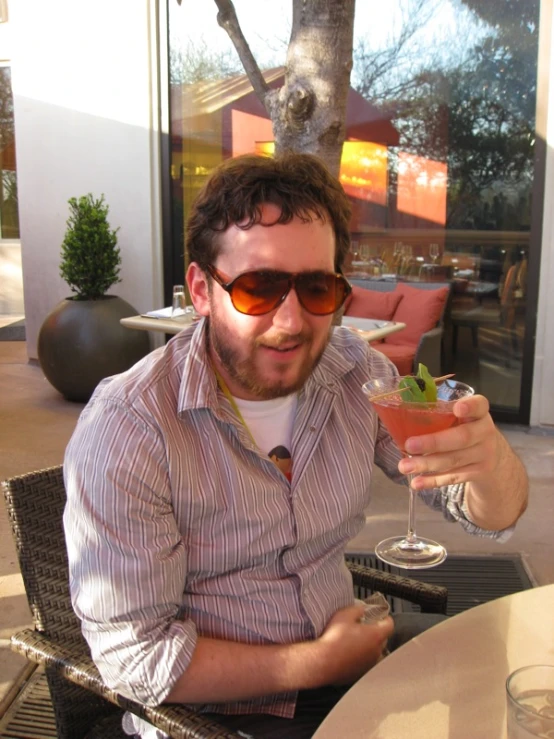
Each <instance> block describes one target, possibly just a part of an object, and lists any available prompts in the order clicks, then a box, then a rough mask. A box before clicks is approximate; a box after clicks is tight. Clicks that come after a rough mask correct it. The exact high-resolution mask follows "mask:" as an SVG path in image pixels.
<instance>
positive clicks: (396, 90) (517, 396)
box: [169, 0, 542, 421]
mask: <svg viewBox="0 0 554 739" xmlns="http://www.w3.org/2000/svg"><path fill="white" fill-rule="evenodd" d="M234 5H235V8H236V11H237V16H238V18H239V21H240V23H241V25H242V28H243V31H244V34H245V36H246V39H247V41H248V43H249V44H250V46H251V48H252V51H253V52H254V55H255V57H256V58H257V61H258V64H259V65H260V67H261V68H262V69H263V70H265V76H266V80H267V81H268V83H269V84H270V85H272V86H278V85H280V84H281V81H282V79H283V67H282V65H283V64H284V62H285V58H286V48H287V43H288V38H289V34H290V16H291V7H292V2H290V0H281V1H280V2H279V0H235V2H234ZM169 9H170V13H169V18H170V29H169V30H170V47H171V48H170V74H171V183H172V218H173V221H172V223H173V238H174V242H175V247H174V248H175V252H176V253H179V254H182V251H183V250H182V237H183V228H184V224H185V222H186V218H187V211H188V208H189V205H190V202H191V199H192V198H193V197H194V195H195V194H196V192H197V191H198V188H199V187H200V186H201V185H202V183H203V182H204V181H205V179H206V177H207V176H208V175H209V173H210V171H211V170H212V169H213V167H214V166H215V165H216V164H217V163H218V162H220V161H221V160H222V159H224V158H226V157H232V156H236V155H238V154H241V153H243V152H252V151H264V152H271V150H272V140H273V135H272V127H271V122H270V120H269V117H268V115H267V113H266V112H265V110H264V108H263V106H262V105H261V104H260V102H259V101H258V99H257V98H256V95H255V93H254V92H253V90H252V87H251V85H250V84H249V82H248V79H247V77H246V76H245V74H244V70H243V69H242V68H241V65H240V61H239V59H238V56H237V54H236V52H235V50H234V47H233V46H232V44H231V42H230V40H229V38H228V36H227V34H226V33H225V31H224V30H222V29H221V28H220V27H219V26H218V24H217V20H216V15H217V8H216V5H215V3H213V2H206V3H202V4H198V3H188V2H183V3H182V4H178V3H177V0H169ZM538 30H539V0H526V2H524V3H520V2H513V0H490V2H482V1H481V0H456V1H454V0H392V2H390V3H388V4H383V3H382V2H378V0H364V1H363V2H362V1H361V0H359V1H358V3H357V6H356V16H355V40H354V58H353V72H352V76H351V91H350V100H349V107H348V113H347V120H346V129H347V142H346V143H345V146H344V149H343V155H342V163H341V170H340V179H341V181H342V184H343V186H344V188H345V190H346V192H347V193H348V195H349V196H350V198H351V199H352V203H353V218H352V223H351V231H352V252H351V255H350V258H349V263H348V274H349V275H350V276H353V277H356V278H358V279H360V278H362V279H368V280H374V279H379V280H396V281H399V280H401V281H425V282H443V283H448V284H449V285H450V287H451V305H450V308H449V311H448V317H447V326H446V330H445V335H444V352H443V353H444V364H445V369H446V370H448V371H450V372H455V373H456V376H457V378H459V379H461V380H464V381H466V382H468V383H470V384H472V385H473V386H474V387H475V388H476V390H477V391H479V392H481V393H483V394H485V395H486V396H487V397H488V398H489V400H490V402H491V404H492V405H493V407H494V409H495V412H496V414H497V417H498V418H502V417H505V418H506V419H508V420H510V419H512V420H519V421H526V420H527V419H526V418H524V417H523V416H525V413H526V411H522V408H525V407H527V405H528V399H529V396H528V395H527V396H526V397H523V396H522V394H521V387H522V376H523V375H524V374H525V373H524V372H523V369H524V363H525V362H527V363H528V365H529V363H532V347H531V345H530V344H529V342H528V341H527V342H526V341H525V338H526V334H527V335H529V334H531V333H532V332H533V326H534V323H533V321H534V316H529V314H528V311H526V309H527V305H528V296H529V290H530V289H532V288H533V285H531V283H530V280H529V274H530V272H529V264H530V261H535V262H536V261H537V254H536V253H534V252H533V249H531V248H530V244H531V243H536V244H538V243H539V240H538V238H534V239H531V236H532V234H531V222H532V218H531V214H532V206H533V198H532V195H533V193H534V192H535V190H536V187H537V185H538V187H539V189H541V188H542V183H541V182H538V179H539V178H538V177H537V173H536V172H535V154H536V136H535V129H536V125H535V109H536V91H537V58H538ZM173 281H176V279H174V280H173ZM535 289H536V286H535ZM526 314H527V315H526ZM526 319H527V323H526ZM524 345H525V346H526V352H525V353H524V351H523V348H524ZM527 375H529V373H527ZM525 392H527V390H525ZM524 401H525V402H524ZM522 413H523V415H522Z"/></svg>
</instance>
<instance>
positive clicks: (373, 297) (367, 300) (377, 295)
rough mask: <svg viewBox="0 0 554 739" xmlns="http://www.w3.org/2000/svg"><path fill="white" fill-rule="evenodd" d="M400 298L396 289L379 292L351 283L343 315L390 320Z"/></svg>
mask: <svg viewBox="0 0 554 739" xmlns="http://www.w3.org/2000/svg"><path fill="white" fill-rule="evenodd" d="M401 300H402V295H401V293H397V292H396V290H392V291H391V292H381V291H380V290H371V289H369V290H366V289H365V288H364V287H358V286H357V285H353V286H352V294H351V295H350V296H349V300H348V301H347V302H346V307H345V309H344V315H345V316H357V317H358V318H377V320H379V321H392V317H393V315H394V312H395V311H396V309H397V308H398V304H399V303H400V301H401Z"/></svg>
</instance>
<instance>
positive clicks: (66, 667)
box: [3, 466, 447, 739]
mask: <svg viewBox="0 0 554 739" xmlns="http://www.w3.org/2000/svg"><path fill="white" fill-rule="evenodd" d="M3 488H4V494H5V498H6V504H7V510H8V514H9V517H10V522H11V526H12V533H13V536H14V539H15V543H16V548H17V554H18V559H19V565H20V568H21V574H22V576H23V582H24V585H25V591H26V594H27V599H28V601H29V606H30V608H31V612H32V614H33V621H34V630H33V629H25V630H23V631H21V632H19V633H17V634H15V635H14V636H13V637H12V639H11V646H12V649H13V650H14V651H16V652H18V653H19V654H22V655H24V656H25V657H27V659H29V660H31V661H32V662H36V663H38V664H41V665H44V666H45V668H46V674H47V679H48V685H49V688H50V694H51V698H52V703H53V707H54V712H55V716H56V726H57V735H58V738H59V739H75V738H76V737H85V736H86V737H88V739H93V738H94V739H100V738H101V737H109V738H110V739H117V738H118V737H124V736H125V734H123V731H122V729H121V728H120V719H121V715H122V713H123V711H131V712H132V713H135V714H137V715H138V716H141V717H142V718H145V719H146V720H147V721H150V723H152V724H154V726H156V727H158V728H159V729H162V730H163V731H165V732H166V733H167V734H169V736H171V737H176V738H178V739H233V738H234V739H238V737H239V735H238V734H236V733H234V732H232V731H230V730H228V729H225V728H224V727H222V726H220V725H219V724H218V723H216V722H214V721H209V720H207V719H206V718H205V717H204V716H202V714H197V713H195V712H193V711H191V710H188V709H187V708H185V707H184V706H181V705H162V706H157V707H150V706H145V705H142V704H140V703H137V702H135V701H132V700H129V699H128V698H125V697H124V696H122V695H120V694H118V693H116V692H114V691H113V690H110V689H109V688H108V687H107V686H106V685H105V684H104V683H103V681H102V678H101V677H100V674H99V672H98V670H97V669H96V667H95V665H94V663H93V662H92V659H91V657H90V652H89V649H88V645H87V643H86V642H85V640H84V638H83V636H82V635H81V628H80V621H79V620H78V618H77V617H76V615H75V613H74V611H73V608H72V606H71V600H70V593H69V572H68V562H67V554H66V547H65V538H64V530H63V523H62V514H63V510H64V506H65V502H66V493H65V487H64V482H63V470H62V467H61V466H58V467H51V468H49V469H45V470H40V471H37V472H31V473H29V474H26V475H22V476H19V477H14V478H11V479H9V480H7V481H5V482H4V483H3ZM348 566H349V569H350V570H351V572H352V575H353V580H354V583H355V584H356V586H357V588H358V590H357V593H356V595H357V597H361V598H364V597H366V596H367V595H368V594H369V593H370V592H372V591H373V590H379V591H380V592H382V593H385V594H387V595H389V596H391V597H396V598H402V599H406V600H410V601H411V602H413V603H416V604H418V605H419V606H420V607H421V609H422V611H425V612H435V613H446V602H447V591H446V588H443V587H440V586H435V585H428V584H426V583H422V582H416V581H413V580H410V579H408V578H405V577H399V576H396V575H392V574H389V573H385V572H380V571H378V570H373V569H371V568H366V567H363V566H361V565H357V564H351V563H349V565H348Z"/></svg>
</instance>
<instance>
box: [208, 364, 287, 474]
mask: <svg viewBox="0 0 554 739" xmlns="http://www.w3.org/2000/svg"><path fill="white" fill-rule="evenodd" d="M212 368H213V371H214V374H215V376H216V379H217V384H218V385H219V387H220V388H221V389H222V390H223V392H224V393H225V397H226V398H227V400H228V401H229V403H231V407H232V409H233V410H234V411H235V413H236V414H237V418H238V419H239V421H240V422H241V423H242V425H243V427H244V429H245V430H246V433H247V434H248V436H249V437H250V440H251V441H252V444H254V446H255V447H256V449H259V448H260V447H259V446H258V445H257V444H256V439H254V437H253V436H252V432H251V431H250V429H249V428H248V424H247V423H246V421H245V420H244V418H243V417H242V413H241V412H240V411H239V407H238V405H237V404H236V401H235V399H234V398H233V396H232V395H231V391H230V390H229V388H228V387H227V383H226V382H225V380H224V379H223V377H222V376H221V375H220V374H219V372H218V371H217V369H216V367H215V366H214V364H213V363H212ZM260 451H261V450H260ZM268 459H271V461H272V462H273V464H274V465H275V466H276V467H277V469H278V470H279V472H280V473H281V474H282V475H284V476H285V477H286V478H287V480H288V481H289V483H290V480H291V477H290V472H289V473H288V474H285V473H284V472H283V470H281V469H280V467H279V465H278V464H277V461H276V460H275V459H273V458H272V457H268Z"/></svg>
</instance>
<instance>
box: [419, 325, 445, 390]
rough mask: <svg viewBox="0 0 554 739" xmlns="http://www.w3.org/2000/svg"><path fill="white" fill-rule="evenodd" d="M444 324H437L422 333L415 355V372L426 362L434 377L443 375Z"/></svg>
mask: <svg viewBox="0 0 554 739" xmlns="http://www.w3.org/2000/svg"><path fill="white" fill-rule="evenodd" d="M442 335H443V328H442V326H435V328H432V329H431V330H430V331H426V332H425V333H424V334H422V335H421V337H420V339H419V343H418V345H417V349H416V353H415V357H414V372H417V369H418V365H419V364H420V363H421V364H424V365H425V366H426V367H427V369H428V370H429V372H430V373H431V374H432V375H433V377H440V376H441V375H442Z"/></svg>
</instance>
